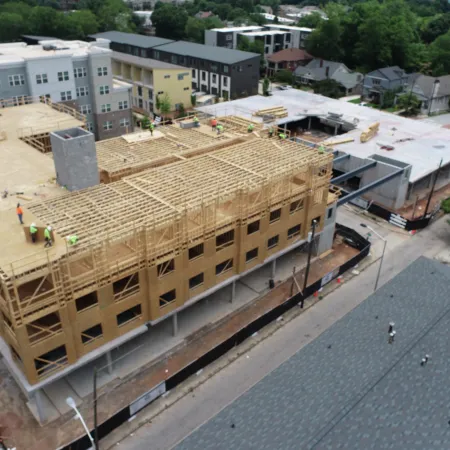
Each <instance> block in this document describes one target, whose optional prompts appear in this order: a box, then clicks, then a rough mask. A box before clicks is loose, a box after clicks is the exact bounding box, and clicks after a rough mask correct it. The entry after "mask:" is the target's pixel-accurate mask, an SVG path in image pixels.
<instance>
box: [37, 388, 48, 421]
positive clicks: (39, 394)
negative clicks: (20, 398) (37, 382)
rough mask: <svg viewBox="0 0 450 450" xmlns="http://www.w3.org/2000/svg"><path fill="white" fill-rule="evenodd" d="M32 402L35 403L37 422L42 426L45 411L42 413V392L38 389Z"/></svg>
mask: <svg viewBox="0 0 450 450" xmlns="http://www.w3.org/2000/svg"><path fill="white" fill-rule="evenodd" d="M34 401H35V403H36V411H37V415H38V417H39V422H40V423H41V424H44V423H45V420H46V417H45V411H44V401H43V399H42V392H41V390H40V389H38V390H37V391H36V392H35V393H34Z"/></svg>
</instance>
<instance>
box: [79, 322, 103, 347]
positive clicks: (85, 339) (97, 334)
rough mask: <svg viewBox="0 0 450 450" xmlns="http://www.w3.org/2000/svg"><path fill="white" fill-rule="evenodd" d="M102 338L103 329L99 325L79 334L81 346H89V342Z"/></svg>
mask: <svg viewBox="0 0 450 450" xmlns="http://www.w3.org/2000/svg"><path fill="white" fill-rule="evenodd" d="M102 336H103V329H102V325H101V324H100V323H99V324H97V325H94V326H93V327H91V328H88V329H87V330H84V331H82V332H81V342H82V343H83V344H89V342H92V341H95V340H96V339H98V338H101V337H102Z"/></svg>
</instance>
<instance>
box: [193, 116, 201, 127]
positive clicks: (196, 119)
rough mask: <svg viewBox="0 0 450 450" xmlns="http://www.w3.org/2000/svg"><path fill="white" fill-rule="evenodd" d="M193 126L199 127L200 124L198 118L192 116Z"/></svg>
mask: <svg viewBox="0 0 450 450" xmlns="http://www.w3.org/2000/svg"><path fill="white" fill-rule="evenodd" d="M194 124H195V126H196V127H199V126H200V123H199V121H198V117H197V116H194Z"/></svg>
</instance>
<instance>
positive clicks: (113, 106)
mask: <svg viewBox="0 0 450 450" xmlns="http://www.w3.org/2000/svg"><path fill="white" fill-rule="evenodd" d="M33 38H35V39H36V38H38V37H37V36H34V37H33V36H29V41H32V40H33ZM39 42H40V43H39V44H38V45H27V44H26V43H24V42H15V43H10V44H0V54H1V56H0V99H5V100H6V99H14V101H15V102H17V104H21V103H23V102H25V101H26V98H27V97H47V98H50V99H51V100H52V101H53V102H63V103H65V104H67V105H68V106H70V107H73V108H76V109H78V111H80V112H81V113H82V114H84V115H85V116H86V128H87V129H88V130H89V131H92V132H93V133H94V134H95V137H96V139H97V140H101V139H109V138H113V137H116V136H120V135H122V134H124V133H125V132H127V131H130V130H132V129H133V121H132V113H131V85H129V84H127V83H124V82H120V81H115V80H113V77H112V71H111V55H112V51H111V50H109V49H108V48H107V46H106V48H105V43H104V42H102V41H96V42H90V43H89V42H82V41H62V40H55V39H46V38H43V40H42V41H39Z"/></svg>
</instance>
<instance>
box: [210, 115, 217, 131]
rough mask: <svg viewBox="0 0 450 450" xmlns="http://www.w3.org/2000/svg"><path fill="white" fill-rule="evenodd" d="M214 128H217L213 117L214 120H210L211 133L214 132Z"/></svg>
mask: <svg viewBox="0 0 450 450" xmlns="http://www.w3.org/2000/svg"><path fill="white" fill-rule="evenodd" d="M216 127H217V119H216V118H215V117H214V118H213V119H212V120H211V131H215V130H216Z"/></svg>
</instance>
